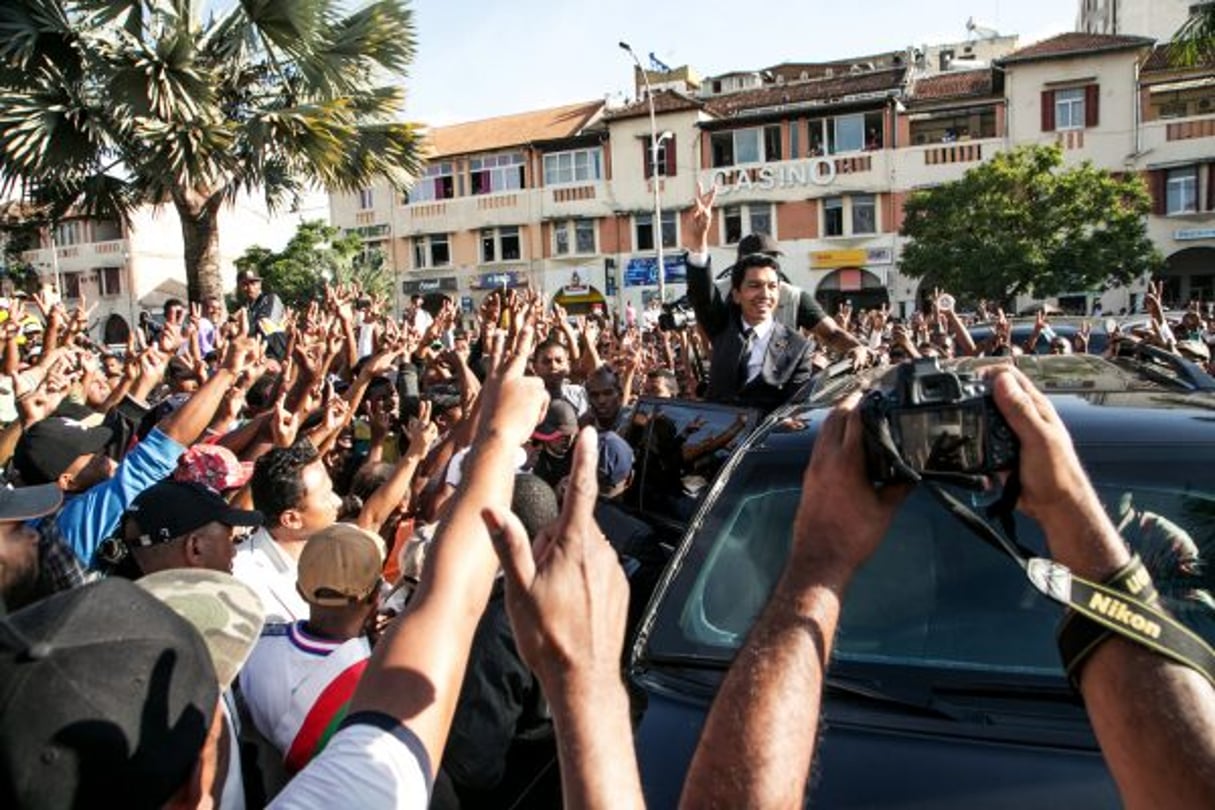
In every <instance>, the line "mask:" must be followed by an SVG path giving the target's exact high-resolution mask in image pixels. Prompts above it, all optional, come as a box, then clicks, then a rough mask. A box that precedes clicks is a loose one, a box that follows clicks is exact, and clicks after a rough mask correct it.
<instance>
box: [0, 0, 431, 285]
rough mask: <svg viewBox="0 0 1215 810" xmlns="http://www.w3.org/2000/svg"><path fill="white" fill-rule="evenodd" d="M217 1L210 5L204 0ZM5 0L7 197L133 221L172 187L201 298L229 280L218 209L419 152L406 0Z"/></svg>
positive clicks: (0, 192) (395, 179) (1, 154)
mask: <svg viewBox="0 0 1215 810" xmlns="http://www.w3.org/2000/svg"><path fill="white" fill-rule="evenodd" d="M204 5H208V6H214V5H221V6H222V7H223V9H222V10H220V11H216V12H212V13H211V14H209V15H208V16H207V18H206V19H205V21H204V20H203V15H202V8H201V7H202V6H204ZM350 6H351V4H350V3H348V2H343V0H226V1H225V2H223V3H215V2H211V3H204V0H3V2H0V198H4V197H5V196H11V195H13V194H14V193H16V194H19V195H20V196H21V197H23V198H25V199H29V200H31V201H33V202H35V203H38V204H47V205H49V206H50V210H51V211H52V212H53V214H52V215H53V216H60V215H62V214H64V213H66V212H67V211H69V210H70V211H73V212H77V213H83V214H87V215H90V216H109V217H115V216H117V217H120V218H123V219H124V220H126V219H129V216H130V214H131V212H133V211H134V210H135V208H137V207H138V206H140V205H143V204H146V203H171V204H172V205H173V206H174V207H175V208H176V210H177V213H178V215H179V216H180V219H181V229H182V237H183V241H184V244H185V269H186V278H187V281H188V284H189V290H190V296H191V298H197V297H199V296H202V295H219V294H222V288H221V281H220V274H219V241H218V239H219V230H218V214H219V211H220V209H221V208H222V207H223V206H224V205H225V204H228V203H231V202H232V201H234V199H235V198H236V197H237V195H239V194H241V193H263V194H264V195H265V199H266V202H267V205H268V206H269V207H270V209H271V210H272V211H273V210H282V209H283V208H284V207H287V206H289V205H291V204H292V203H294V202H297V201H298V200H299V197H300V195H301V194H302V193H303V192H304V191H306V190H307V189H308V188H309V187H315V186H322V187H325V188H327V189H329V190H337V191H353V190H356V189H359V188H363V187H366V186H368V185H370V184H371V183H372V182H373V181H374V180H376V179H379V178H385V179H387V180H388V181H389V183H391V184H392V185H393V186H394V187H396V188H405V187H406V185H407V184H408V182H409V180H410V178H411V177H412V176H415V175H416V174H417V172H418V167H419V152H420V146H419V145H420V139H421V136H422V131H421V129H420V128H419V127H417V126H415V125H413V124H409V123H403V122H401V120H400V113H401V107H402V103H403V100H404V91H403V89H402V87H401V80H402V78H403V76H404V73H405V70H406V68H407V67H408V65H409V63H410V62H411V61H412V59H413V54H414V48H415V38H414V29H413V18H412V12H411V10H410V9H409V7H408V0H369V2H367V3H366V4H365V5H363V6H361V7H359V8H357V9H355V10H353V11H350V10H349V8H350Z"/></svg>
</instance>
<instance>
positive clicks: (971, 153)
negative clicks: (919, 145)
mask: <svg viewBox="0 0 1215 810" xmlns="http://www.w3.org/2000/svg"><path fill="white" fill-rule="evenodd" d="M923 154H924V165H925V166H940V165H942V164H946V163H978V162H981V161H982V160H983V144H982V143H977V142H970V143H951V144H944V145H942V146H930V147H928V148H927V149H924V150H923Z"/></svg>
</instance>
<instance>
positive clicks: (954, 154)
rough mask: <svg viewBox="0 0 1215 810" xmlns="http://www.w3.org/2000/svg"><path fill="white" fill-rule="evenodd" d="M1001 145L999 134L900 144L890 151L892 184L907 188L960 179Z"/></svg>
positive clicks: (1002, 146) (997, 150) (995, 151)
mask: <svg viewBox="0 0 1215 810" xmlns="http://www.w3.org/2000/svg"><path fill="white" fill-rule="evenodd" d="M1003 148H1004V140H1003V139H1002V138H981V139H976V140H964V141H953V142H950V143H930V144H924V145H922V146H904V147H900V148H899V149H896V150H895V151H894V162H895V163H894V185H895V187H896V188H900V189H911V188H920V187H923V186H934V185H937V184H939V183H948V182H951V181H954V180H960V179H961V178H962V175H964V174H965V173H966V171H967V170H968V169H971V168H973V167H974V166H976V165H977V164H979V163H982V162H983V161H984V160H988V159H990V158H991V157H992V155H994V154H996V153H997V152H999V151H1000V150H1001V149H1003Z"/></svg>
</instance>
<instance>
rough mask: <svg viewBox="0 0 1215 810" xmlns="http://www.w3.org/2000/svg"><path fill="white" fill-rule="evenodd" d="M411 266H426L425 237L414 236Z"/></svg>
mask: <svg viewBox="0 0 1215 810" xmlns="http://www.w3.org/2000/svg"><path fill="white" fill-rule="evenodd" d="M413 266H414V267H425V266H426V237H424V236H415V237H414V239H413Z"/></svg>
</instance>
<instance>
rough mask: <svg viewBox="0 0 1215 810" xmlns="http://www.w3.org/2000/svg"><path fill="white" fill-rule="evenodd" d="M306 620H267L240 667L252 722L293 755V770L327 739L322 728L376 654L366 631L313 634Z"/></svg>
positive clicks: (284, 752) (286, 754)
mask: <svg viewBox="0 0 1215 810" xmlns="http://www.w3.org/2000/svg"><path fill="white" fill-rule="evenodd" d="M303 625H304V622H295V623H294V624H271V625H266V627H265V628H263V630H262V635H261V638H259V639H258V640H257V644H256V645H255V646H254V647H253V652H252V653H250V654H249V660H248V661H246V662H245V666H244V667H243V668H242V669H241V671H240V691H241V694H242V695H244V698H245V705H246V706H248V708H249V716H250V717H251V718H252V720H253V725H255V726H257V730H258V731H260V732H261V733H262V736H263V737H265V738H266V739H267V740H269V741H270V742H271V743H272V744H273V745H274V747H275V748H276V749H278V752H279V753H280V754H281V755H282V756H283V757H284V759H287V758H288V754H292V755H293V756H292V757H291V760H292V761H291V762H288V763H287V767H288V770H289V771H291V770H298V769H299V768H300V767H302V765H303V764H304V763H305V762H307V761H308V758H309V757H311V756H312V753H313V751H314V750H315V748H316V746H317V745H318V744H323V742H324V740H323V729H324V728H326V727H327V726H328V725H329V722H330V721H331V720H332V718H333V717H334V715H335V713H336V710H338V709H343V708H344V707H345V704H346V702H347V701H348V700H349V698H350V696H351V695H352V694H353V693H354V687H355V686H356V685H357V684H358V679H359V676H360V675H361V674H362V671H363V667H365V666H366V661H367V659H368V658H370V657H371V645H370V644H369V643H368V641H367V637H366V636H359V637H358V638H352V639H349V640H347V641H329V640H327V639H323V638H318V637H316V636H313V635H310V634H309V633H308V632H307V631H306V630H305V629H304V626H303ZM318 724H319V725H318ZM293 746H295V747H296V749H297V750H294V751H293Z"/></svg>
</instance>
